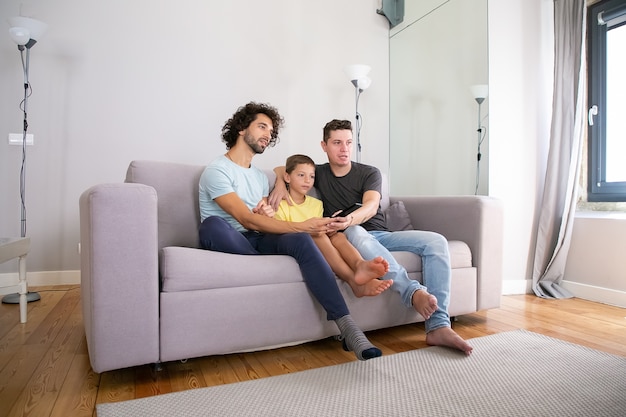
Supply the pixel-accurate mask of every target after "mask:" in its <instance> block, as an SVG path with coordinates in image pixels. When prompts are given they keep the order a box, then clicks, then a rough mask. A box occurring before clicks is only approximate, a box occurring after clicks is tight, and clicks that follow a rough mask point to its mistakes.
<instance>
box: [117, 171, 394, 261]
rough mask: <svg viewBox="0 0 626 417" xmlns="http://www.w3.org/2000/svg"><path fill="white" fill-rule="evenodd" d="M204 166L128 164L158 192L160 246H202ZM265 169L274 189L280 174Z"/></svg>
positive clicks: (133, 176) (133, 177)
mask: <svg viewBox="0 0 626 417" xmlns="http://www.w3.org/2000/svg"><path fill="white" fill-rule="evenodd" d="M204 168H205V166H204V165H190V164H180V163H175V162H162V161H141V160H139V161H132V162H131V163H130V165H129V166H128V170H127V171H126V182H128V183H139V184H145V185H149V186H151V187H153V188H154V189H155V190H156V192H157V198H158V206H157V209H158V223H159V224H158V231H159V249H161V248H164V247H166V246H183V247H189V248H197V247H199V245H198V226H199V225H200V210H199V206H198V184H199V182H200V176H201V175H202V172H203V171H204ZM264 171H265V173H266V174H267V176H268V180H269V184H270V190H271V187H272V186H273V185H274V182H275V179H276V176H275V174H274V171H273V170H271V169H266V170H264ZM314 195H315V194H314ZM381 206H382V208H383V210H385V209H386V208H387V207H388V206H389V193H388V184H387V178H386V176H385V174H383V198H382V200H381Z"/></svg>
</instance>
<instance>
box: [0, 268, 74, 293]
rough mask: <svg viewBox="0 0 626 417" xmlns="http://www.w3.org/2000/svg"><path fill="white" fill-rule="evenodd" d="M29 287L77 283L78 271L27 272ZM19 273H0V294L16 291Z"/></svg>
mask: <svg viewBox="0 0 626 417" xmlns="http://www.w3.org/2000/svg"><path fill="white" fill-rule="evenodd" d="M26 280H27V281H28V286H29V287H38V286H44V285H79V284H80V271H40V272H27V273H26ZM18 282H19V275H18V274H17V272H16V273H10V274H0V294H2V295H4V294H12V293H14V292H17V291H18V289H19V288H18V286H17V284H18Z"/></svg>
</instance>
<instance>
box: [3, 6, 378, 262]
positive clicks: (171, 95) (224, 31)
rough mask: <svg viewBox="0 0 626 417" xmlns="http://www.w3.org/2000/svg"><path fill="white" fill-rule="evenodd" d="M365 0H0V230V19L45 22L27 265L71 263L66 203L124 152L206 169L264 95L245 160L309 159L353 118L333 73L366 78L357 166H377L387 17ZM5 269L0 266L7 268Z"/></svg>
mask: <svg viewBox="0 0 626 417" xmlns="http://www.w3.org/2000/svg"><path fill="white" fill-rule="evenodd" d="M378 3H379V2H378V1H377V0H365V1H364V0H342V1H334V0H317V1H307V2H303V1H293V0H273V1H263V2H261V1H254V0H233V1H216V0H179V1H165V0H132V1H126V0H109V1H105V2H102V1H96V0H56V1H54V2H50V1H44V0H30V1H29V0H3V1H2V2H1V3H0V22H2V23H1V24H0V26H2V27H4V28H5V29H3V30H2V31H0V91H1V92H2V94H1V95H0V195H1V196H2V199H1V201H0V212H1V215H0V235H2V236H19V234H20V221H19V220H20V206H19V171H20V161H21V147H18V146H9V145H8V144H7V134H8V133H10V132H21V120H22V114H21V112H20V110H19V107H18V106H19V103H20V100H21V98H22V95H23V87H22V83H23V77H22V69H21V64H20V60H19V54H18V51H17V48H16V46H15V45H14V44H13V43H12V41H11V39H10V38H9V36H8V33H7V32H8V27H9V26H8V24H7V23H6V19H7V18H8V17H11V16H14V15H19V14H20V11H21V14H22V15H25V16H30V17H33V18H36V19H39V20H42V21H44V22H46V23H48V24H49V29H48V32H47V33H46V34H45V36H44V37H43V38H42V39H41V40H40V41H39V42H38V43H37V45H35V46H34V47H33V49H32V53H31V63H30V66H31V74H30V81H31V84H32V90H33V91H32V96H31V97H30V101H29V115H28V116H29V125H30V127H29V131H30V133H33V134H34V135H35V146H32V147H28V149H27V165H26V166H27V188H26V204H27V227H28V233H27V234H28V236H30V237H31V241H32V249H31V253H30V255H29V257H28V271H29V273H32V272H33V271H47V272H50V271H75V270H78V269H79V255H78V250H77V244H78V241H79V222H78V198H79V196H80V194H81V193H82V192H83V191H84V190H85V189H86V188H88V187H89V186H91V185H93V184H96V183H101V182H118V181H122V180H123V179H124V175H125V170H126V167H127V166H128V163H129V162H130V161H131V160H133V159H155V160H165V161H175V162H183V163H193V164H206V163H207V162H209V161H210V160H212V159H213V158H214V157H216V156H217V155H219V154H220V153H223V152H225V147H224V145H223V144H222V142H221V141H220V138H219V134H220V129H221V126H222V125H223V123H224V121H225V120H226V119H228V117H230V116H231V115H232V113H233V112H234V111H235V110H236V108H237V107H238V106H240V105H242V104H245V103H246V102H248V101H250V100H255V101H262V102H269V103H271V104H273V105H275V106H276V107H278V109H279V110H280V111H281V113H282V114H283V116H284V117H285V120H286V126H285V129H284V130H283V132H282V134H281V142H280V143H279V144H278V145H277V147H276V148H273V149H269V150H268V151H266V153H265V154H264V155H263V156H261V157H258V159H255V161H256V164H257V165H259V166H263V167H272V166H275V165H278V164H281V163H283V162H284V159H285V158H286V157H287V156H288V155H290V154H293V153H296V152H299V153H307V154H309V155H311V156H312V157H313V158H314V159H316V160H323V158H324V154H323V153H322V152H321V149H320V146H319V142H320V140H321V133H322V126H323V125H324V124H325V123H326V122H327V121H328V120H330V119H332V118H347V119H353V118H354V88H353V87H352V85H351V84H350V82H349V81H348V80H347V79H346V76H345V74H344V72H343V67H344V66H345V65H347V64H353V63H365V64H369V65H370V66H371V67H372V71H371V73H370V76H371V78H372V80H373V82H372V85H371V87H370V88H369V89H368V90H367V94H364V95H363V96H362V97H361V100H360V102H359V110H360V111H361V112H362V113H363V114H366V115H367V124H365V125H364V126H363V130H362V133H361V135H362V138H363V140H364V141H366V142H367V146H366V147H364V148H363V154H362V161H363V162H366V163H370V164H373V165H377V166H379V167H380V168H381V169H382V170H383V171H388V160H389V150H388V149H389V147H388V132H389V112H388V108H389V104H388V97H389V87H388V79H389V73H388V63H389V59H388V54H389V51H388V49H389V48H388V34H389V24H388V21H387V20H386V19H385V17H384V16H381V15H378V14H377V13H376V9H377V8H378V7H379V4H378ZM15 271H16V263H12V262H8V263H5V264H2V265H0V273H1V272H7V273H9V272H11V273H13V272H15Z"/></svg>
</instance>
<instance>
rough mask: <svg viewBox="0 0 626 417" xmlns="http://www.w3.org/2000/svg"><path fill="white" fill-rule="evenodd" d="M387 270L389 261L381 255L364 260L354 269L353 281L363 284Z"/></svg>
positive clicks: (380, 275)
mask: <svg viewBox="0 0 626 417" xmlns="http://www.w3.org/2000/svg"><path fill="white" fill-rule="evenodd" d="M387 271H389V262H387V261H386V260H385V259H384V258H383V257H382V256H377V257H376V258H374V259H372V260H369V261H366V260H363V261H361V262H359V263H358V264H357V266H356V271H354V282H355V283H356V284H358V285H363V284H366V283H368V282H370V281H371V280H373V279H375V278H380V277H382V276H383V275H385V274H386V273H387Z"/></svg>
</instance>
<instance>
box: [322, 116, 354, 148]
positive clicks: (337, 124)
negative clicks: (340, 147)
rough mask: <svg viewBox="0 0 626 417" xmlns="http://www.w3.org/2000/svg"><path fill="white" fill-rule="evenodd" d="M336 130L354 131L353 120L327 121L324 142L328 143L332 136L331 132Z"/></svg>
mask: <svg viewBox="0 0 626 417" xmlns="http://www.w3.org/2000/svg"><path fill="white" fill-rule="evenodd" d="M335 130H349V131H352V122H351V121H350V120H337V119H333V120H331V121H330V122H328V123H326V126H324V142H325V143H328V139H329V138H330V132H333V131H335Z"/></svg>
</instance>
